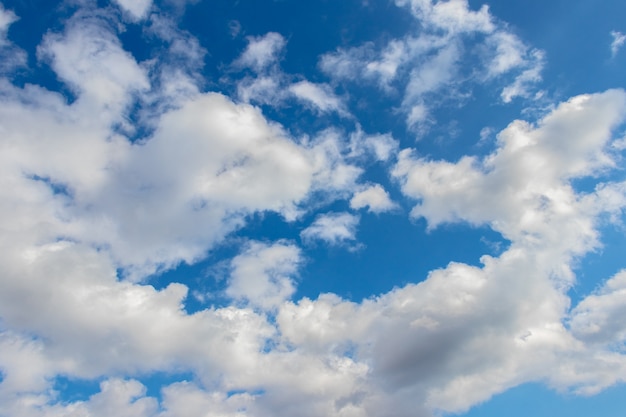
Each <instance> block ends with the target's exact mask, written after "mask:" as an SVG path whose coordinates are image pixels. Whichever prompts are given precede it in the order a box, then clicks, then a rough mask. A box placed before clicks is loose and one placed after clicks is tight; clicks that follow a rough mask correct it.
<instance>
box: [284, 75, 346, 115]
mask: <svg viewBox="0 0 626 417" xmlns="http://www.w3.org/2000/svg"><path fill="white" fill-rule="evenodd" d="M289 91H290V92H291V93H292V94H293V95H294V96H296V98H298V99H299V100H302V101H304V102H306V103H309V104H311V105H312V106H313V107H314V108H316V109H317V110H319V111H320V112H322V113H325V112H332V111H336V112H338V113H340V114H346V110H345V107H344V105H343V102H342V101H341V100H340V99H339V97H337V96H336V95H335V94H334V92H333V91H332V89H331V88H330V86H328V85H327V84H314V83H311V82H309V81H300V82H297V83H295V84H292V85H290V86H289Z"/></svg>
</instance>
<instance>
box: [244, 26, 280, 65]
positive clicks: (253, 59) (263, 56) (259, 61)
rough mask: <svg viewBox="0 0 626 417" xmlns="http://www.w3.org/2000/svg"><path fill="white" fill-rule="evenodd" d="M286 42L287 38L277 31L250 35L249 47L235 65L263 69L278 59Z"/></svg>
mask: <svg viewBox="0 0 626 417" xmlns="http://www.w3.org/2000/svg"><path fill="white" fill-rule="evenodd" d="M285 44H286V41H285V38H283V36H282V35H281V34H279V33H276V32H269V33H267V34H265V35H264V36H259V37H249V38H248V47H247V48H246V50H245V51H243V53H242V54H241V56H240V57H239V58H238V59H237V60H236V61H235V62H234V65H235V66H238V67H248V68H252V69H253V70H255V71H262V70H264V69H266V68H267V67H268V66H270V65H272V64H273V63H275V62H276V61H278V58H279V54H280V53H281V51H282V50H283V48H284V47H285Z"/></svg>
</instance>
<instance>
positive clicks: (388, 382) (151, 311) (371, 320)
mask: <svg viewBox="0 0 626 417" xmlns="http://www.w3.org/2000/svg"><path fill="white" fill-rule="evenodd" d="M405 3H406V4H407V5H409V4H408V2H405ZM410 6H411V7H412V10H413V11H414V13H416V14H420V15H422V14H423V15H428V16H432V19H431V20H432V22H434V23H433V24H436V25H438V26H437V27H440V28H445V29H446V31H449V32H450V33H460V32H463V31H471V30H479V31H489V30H491V29H490V28H491V26H490V25H491V24H492V21H491V20H490V17H489V16H488V14H487V12H486V11H485V10H486V9H481V11H478V12H471V13H470V12H469V11H468V9H467V3H465V2H463V1H459V0H452V1H449V2H440V3H437V5H433V3H432V2H428V1H426V0H423V1H421V2H418V1H413V2H411V4H410ZM103 19H104V20H103ZM164 27H165V29H163V30H161V31H160V32H159V33H161V35H162V36H161V37H162V38H168V37H169V38H168V39H169V40H168V41H167V42H168V43H167V45H168V48H169V49H168V52H167V53H168V54H170V53H171V54H184V52H185V51H189V54H188V55H185V56H187V58H186V60H184V62H186V63H187V64H188V65H187V64H186V65H182V66H183V67H184V68H182V69H181V71H180V72H176V71H172V70H171V68H172V67H171V65H166V67H167V69H164V68H162V67H160V66H158V65H157V66H154V67H151V68H148V67H147V64H146V66H144V64H139V63H137V62H136V60H135V59H134V58H133V57H132V56H130V54H128V53H127V52H125V51H124V50H123V48H122V46H121V42H120V41H119V40H118V39H117V36H116V33H115V31H113V30H112V29H111V27H110V26H109V23H107V20H106V19H105V18H102V17H99V18H93V16H92V18H89V17H88V16H86V15H84V14H79V15H78V16H76V17H75V18H73V19H70V20H69V22H68V27H67V29H66V30H65V31H64V32H62V33H56V34H55V33H51V34H49V35H47V36H46V38H45V41H44V43H43V44H42V46H41V48H40V55H41V56H42V57H44V58H45V62H47V63H50V64H51V66H52V68H53V70H54V71H55V72H56V73H57V74H58V76H59V78H60V79H61V81H62V82H66V83H68V84H69V85H70V86H71V88H72V89H73V90H72V91H73V93H74V95H75V96H76V100H74V101H72V102H71V103H68V102H67V100H66V99H65V98H64V97H62V96H61V95H60V94H57V93H55V92H51V91H48V90H46V89H44V88H42V87H37V86H33V85H26V86H24V87H16V86H13V85H11V84H10V83H9V82H8V81H7V80H6V79H3V80H2V81H1V82H0V89H1V91H0V92H1V93H2V97H3V99H2V101H0V126H2V129H3V130H2V135H0V142H1V146H2V149H3V152H2V153H0V189H2V190H3V192H2V193H1V196H0V229H2V234H0V265H2V271H1V272H0V317H2V329H1V330H0V370H1V371H2V378H1V380H0V414H1V415H11V416H16V417H39V416H41V417H53V416H68V415H69V416H79V415H80V416H86V415H89V416H94V417H99V416H109V415H116V416H145V417H148V416H150V417H174V416H197V415H202V413H206V412H207V410H211V412H213V413H219V414H220V415H224V416H229V417H230V416H233V417H234V416H238V417H241V416H243V415H247V416H257V417H260V416H277V417H283V416H298V417H318V416H329V417H348V416H350V417H352V416H359V417H365V416H381V417H388V416H390V415H392V414H393V415H394V416H395V417H405V416H406V417H408V416H414V415H416V414H420V415H432V413H433V412H435V413H436V412H439V411H444V412H445V411H448V412H458V411H462V410H465V409H467V407H470V406H472V405H474V404H476V403H479V402H482V401H485V400H486V399H488V398H489V397H490V396H492V395H494V394H496V393H498V392H502V391H503V390H505V389H507V388H509V387H512V386H515V385H518V384H521V383H526V382H531V381H547V382H548V383H549V384H550V385H551V386H552V387H555V388H557V389H562V390H567V389H573V390H576V392H580V393H593V392H597V391H598V390H599V389H601V388H603V387H606V386H609V385H611V384H613V383H615V382H617V381H623V380H624V375H626V358H625V356H624V355H623V353H622V351H620V350H619V349H616V348H615V347H616V346H618V347H619V346H621V345H622V344H623V341H624V338H625V337H626V336H625V327H624V325H623V323H622V321H621V320H620V319H621V317H622V316H623V315H624V312H625V311H626V310H625V307H624V305H626V298H625V297H624V288H625V287H626V281H625V280H626V278H625V276H626V275H624V272H621V273H619V274H617V275H615V276H614V277H613V278H611V279H609V280H608V281H607V283H606V284H605V285H604V286H603V287H602V288H600V289H599V290H598V291H597V292H596V293H594V294H592V295H590V296H588V297H587V298H585V299H584V300H583V301H582V302H581V303H580V304H579V305H578V306H576V307H575V308H574V309H573V310H571V311H570V310H569V309H570V305H569V304H570V300H569V298H568V297H567V290H568V288H569V287H570V285H571V284H572V282H573V279H574V275H573V273H572V271H571V268H572V265H574V264H575V260H576V259H577V257H578V256H582V255H583V254H585V253H586V252H587V251H589V250H591V249H594V248H596V247H598V245H599V242H598V232H597V230H596V229H597V227H598V221H599V220H598V219H599V216H601V215H604V214H606V213H608V214H609V215H614V216H616V217H619V216H621V215H622V213H623V210H624V208H625V207H626V183H607V184H599V185H598V186H597V187H596V188H595V189H594V191H591V192H588V193H586V194H584V193H580V192H578V191H576V190H575V189H574V188H573V187H572V186H571V184H570V181H571V180H572V179H575V178H583V177H588V176H594V175H596V174H598V173H602V172H604V171H605V170H609V169H612V168H614V167H615V166H616V161H615V160H614V159H613V158H614V157H615V156H614V155H612V154H611V153H609V152H608V151H607V149H608V147H610V146H611V139H612V131H613V130H614V129H615V128H616V127H617V126H618V125H620V124H621V123H623V122H624V114H626V112H625V110H626V93H624V92H623V91H621V90H613V91H608V92H605V93H602V94H595V95H585V96H579V97H575V98H572V99H571V100H569V101H568V102H566V103H563V104H561V105H560V106H558V107H556V108H555V109H554V110H553V111H552V112H551V113H550V114H548V115H546V116H545V117H544V118H543V119H542V120H540V121H538V122H537V123H536V124H529V123H525V122H520V121H516V122H513V123H512V124H511V125H509V126H508V127H507V128H506V129H505V130H503V131H502V132H501V133H500V134H499V135H498V143H497V144H496V145H497V148H496V150H495V151H494V152H492V153H491V154H490V155H487V156H486V157H484V158H478V157H464V158H461V159H460V160H459V161H457V162H447V161H432V160H427V159H425V158H419V157H417V156H416V153H415V151H411V150H404V151H401V152H400V153H399V155H398V161H397V163H396V164H395V166H394V169H393V175H394V177H395V178H396V179H397V180H398V181H399V182H400V184H401V187H402V191H403V193H404V194H405V195H406V196H408V197H409V198H412V199H415V200H416V206H415V208H414V210H413V214H414V215H415V216H422V217H424V218H426V220H427V221H428V223H429V225H430V227H436V226H437V225H439V224H441V223H445V222H454V221H461V222H469V223H472V224H488V225H490V226H491V227H492V228H493V229H495V230H496V231H499V232H501V233H502V234H503V235H504V236H505V237H506V238H507V239H509V240H510V247H509V248H508V249H507V250H505V251H504V253H503V254H502V255H500V256H499V257H490V256H484V257H483V258H482V259H481V265H479V266H470V265H466V264H462V263H458V262H451V263H450V264H448V265H447V266H445V267H444V268H441V269H437V270H435V271H432V272H431V273H430V274H428V276H427V277H426V278H425V279H424V280H423V281H422V282H420V283H419V284H408V285H405V286H403V287H399V288H395V289H393V290H391V291H389V292H388V293H386V294H381V295H378V296H375V297H372V298H368V299H365V300H362V301H359V302H349V301H346V300H342V299H341V298H339V297H338V296H336V295H333V294H323V295H320V296H319V297H318V298H317V299H315V300H310V299H307V298H304V299H301V300H298V301H293V302H291V301H289V298H290V297H291V296H292V295H293V292H294V289H295V283H294V276H296V275H297V272H298V266H299V264H300V262H301V259H302V254H301V253H300V250H299V249H298V248H297V247H296V246H295V245H294V244H291V243H289V242H286V241H278V242H274V243H271V244H269V243H261V242H256V241H255V242H250V243H249V244H248V246H246V247H245V249H244V250H243V251H242V252H241V253H240V254H239V255H238V256H236V257H235V258H233V260H232V262H231V264H230V265H231V267H232V268H231V275H230V277H229V279H228V281H227V283H228V287H227V289H226V294H228V295H230V296H231V297H233V298H235V299H236V300H237V301H244V302H243V303H242V304H247V306H228V307H223V308H215V307H212V308H207V309H204V310H200V311H198V312H196V313H193V314H189V313H187V312H186V311H185V308H184V303H185V300H186V297H187V292H188V288H187V287H186V286H185V285H182V284H177V283H172V284H170V285H169V286H167V287H166V288H163V289H156V288H155V287H153V286H152V285H149V284H141V283H138V282H131V281H129V280H124V279H123V278H121V277H119V271H118V269H119V268H120V267H121V268H125V269H126V270H127V271H131V272H134V274H135V275H134V278H137V279H141V278H145V276H146V274H149V273H151V272H153V271H154V270H158V269H159V268H168V267H171V266H173V265H176V264H177V263H179V262H181V261H187V262H194V261H195V260H197V259H199V258H201V257H203V256H205V255H206V253H207V251H209V250H210V249H211V248H213V247H214V245H215V243H216V242H221V241H222V239H223V238H224V236H226V235H227V234H228V233H229V232H230V231H232V230H235V229H236V228H237V227H240V226H241V225H242V224H244V223H245V222H246V219H247V218H248V216H249V215H250V214H252V213H256V212H262V211H273V212H276V213H279V214H281V215H283V216H284V217H286V218H287V219H294V218H296V217H297V216H298V215H300V214H301V213H302V212H303V211H305V210H306V209H307V207H305V206H304V205H305V204H308V203H311V204H317V203H318V200H319V199H321V200H323V199H324V195H325V194H326V195H328V196H329V197H328V198H329V199H330V200H332V199H335V198H338V197H340V198H345V199H348V198H350V197H352V199H351V200H350V203H351V205H352V207H353V208H359V207H361V208H365V207H369V209H370V210H372V211H376V210H379V209H382V208H383V207H386V206H387V205H388V204H389V198H388V195H387V194H386V192H385V190H383V189H382V187H381V186H379V185H370V186H366V187H367V188H359V186H358V185H357V180H358V178H359V175H360V174H361V173H362V169H361V168H359V167H358V166H356V165H353V164H351V163H350V162H349V161H354V160H357V159H359V157H360V156H362V155H366V154H367V155H372V156H373V157H374V158H375V159H376V160H378V161H382V162H385V161H390V160H392V161H393V160H395V157H396V154H397V149H398V142H397V141H395V140H394V139H393V138H392V136H391V135H390V134H385V135H372V136H369V135H366V134H364V133H363V132H362V131H361V129H360V128H358V129H357V132H355V133H354V134H353V135H352V136H351V137H350V140H349V143H347V142H348V141H347V140H346V139H345V137H344V136H345V135H343V134H342V133H341V132H338V131H337V130H333V129H328V130H326V131H324V132H321V133H320V134H318V135H313V137H312V138H307V137H303V138H302V139H301V140H295V139H294V138H293V137H291V136H290V135H289V134H288V133H287V131H286V130H285V129H284V128H282V127H281V126H280V125H278V124H276V123H273V122H271V121H269V120H267V119H266V117H264V116H263V114H262V112H261V111H260V110H259V109H258V108H256V107H254V106H251V105H248V104H238V103H235V102H233V101H232V100H230V99H229V98H227V97H226V96H224V95H222V94H218V93H210V92H209V93H201V92H200V91H202V90H201V89H199V88H198V85H197V83H196V80H195V79H194V75H193V74H194V72H195V71H197V69H198V66H197V61H198V59H199V57H201V56H202V54H203V50H202V48H200V47H199V43H197V40H196V41H194V39H193V38H192V37H190V36H188V35H186V34H184V33H180V32H177V31H172V30H170V29H171V28H170V27H169V26H167V25H165V26H164ZM168 28H169V29H168ZM155 30H157V28H155ZM407 45H408V44H407ZM398 48H400V49H402V47H400V46H399V47H398ZM433 48H434V47H433ZM438 48H439V47H437V48H435V49H436V50H437V51H439V50H440V48H439V49H438ZM269 49H270V50H271V48H269ZM507 53H508V52H507ZM390 54H391V53H390ZM253 55H254V54H253ZM269 55H272V53H270V54H269ZM176 56H181V55H176ZM258 56H261V57H262V56H268V55H267V54H265V55H264V53H261V52H259V55H258ZM436 56H437V53H435V52H433V54H432V57H433V59H435V58H434V57H436ZM387 58H388V62H389V65H390V66H388V67H385V66H383V67H379V68H377V69H376V71H378V72H379V73H381V74H386V75H384V76H382V75H381V79H383V78H384V79H385V80H387V79H388V80H392V79H393V77H394V75H393V74H394V72H395V73H397V72H399V71H400V68H401V67H402V65H403V64H402V65H400V64H398V67H397V68H396V69H394V67H393V62H395V61H394V60H396V58H397V56H395V55H393V54H391V55H389V56H387ZM387 58H385V59H387ZM509 58H510V57H509ZM509 58H507V59H505V60H504V61H503V62H504V63H503V64H502V66H501V67H500V68H501V70H502V71H505V70H506V68H508V67H510V68H513V67H515V65H517V62H518V61H516V59H513V58H511V59H509ZM397 59H399V58H397ZM379 61H380V60H379ZM379 61H377V62H379ZM383 61H384V60H383ZM383 61H380V62H383ZM251 62H252V64H251V65H256V66H258V67H259V68H267V67H268V66H269V65H271V63H270V62H271V60H267V61H264V60H263V59H259V60H254V59H253V60H252V61H251ZM259 62H260V63H259ZM398 62H399V61H398ZM520 65H521V64H520ZM155 73H156V74H158V76H157V77H154V76H153V75H148V74H155ZM417 73H419V71H418V72H417ZM180 74H182V75H183V78H184V80H183V81H182V82H179V81H178V80H175V79H171V78H174V77H178V76H179V75H180ZM385 77H387V78H385ZM424 79H426V78H424ZM385 82H387V81H385ZM389 82H391V81H389ZM443 84H445V82H444V83H443ZM416 88H418V89H419V88H424V87H423V86H422V87H420V86H416ZM419 94H421V93H418V94H417V95H418V96H419ZM137 97H139V98H140V100H145V101H139V103H141V104H145V103H148V105H147V106H146V108H144V109H142V110H143V111H145V112H146V113H148V114H147V115H145V119H144V118H142V121H143V120H149V121H150V124H149V125H147V126H143V125H140V127H149V128H151V130H150V132H151V133H149V134H147V137H145V138H143V140H140V141H137V142H131V141H130V140H128V138H126V137H125V136H123V135H122V134H121V133H119V130H118V126H119V125H120V124H121V123H123V122H124V121H127V120H126V119H128V118H129V108H130V107H131V106H132V105H133V104H136V103H138V101H136V99H137ZM159 98H163V100H164V101H166V102H167V103H166V105H164V106H159V105H154V108H153V107H152V105H153V104H154V103H156V102H158V101H160V100H159ZM416 100H417V98H416ZM416 103H417V102H416ZM416 103H411V106H414V105H416ZM320 195H321V197H320ZM310 199H315V201H310ZM358 222H359V217H358V216H356V215H353V214H350V213H327V214H324V215H320V216H318V217H317V218H316V219H315V221H314V222H313V224H312V225H311V226H310V227H309V228H307V229H305V230H304V231H303V232H302V234H301V237H302V239H303V240H304V241H312V242H313V241H316V240H321V241H324V242H327V243H328V244H331V245H342V244H353V243H354V241H355V240H356V230H357V226H358ZM422 278H424V277H420V276H417V277H414V279H415V280H416V281H419V280H421V279H422ZM251 307H253V308H259V309H261V310H263V309H266V310H271V311H272V314H268V313H267V311H265V312H259V311H254V309H253V308H251ZM273 313H275V315H274V314H273ZM567 320H569V321H567ZM564 323H565V324H564ZM155 372H166V373H171V372H190V373H192V378H193V382H185V381H180V382H176V383H173V384H171V385H169V386H165V387H162V389H163V391H162V392H163V395H162V398H163V399H162V401H161V404H158V403H157V400H156V399H155V398H151V397H149V396H147V395H146V388H145V387H144V386H143V385H142V384H141V383H140V382H139V381H138V380H135V379H123V378H141V377H143V376H146V375H152V374H153V373H155ZM59 375H63V376H65V377H68V378H72V379H81V378H84V379H88V380H96V379H97V380H102V381H104V382H102V384H101V387H100V392H98V393H96V394H94V395H92V396H91V397H90V398H88V399H86V400H84V401H72V400H67V401H65V400H64V401H60V400H59V397H58V396H56V395H57V394H55V392H54V378H55V377H57V376H59ZM113 375H117V376H118V377H119V378H114V377H113V378H112V376H113ZM303 375H305V376H306V378H303Z"/></svg>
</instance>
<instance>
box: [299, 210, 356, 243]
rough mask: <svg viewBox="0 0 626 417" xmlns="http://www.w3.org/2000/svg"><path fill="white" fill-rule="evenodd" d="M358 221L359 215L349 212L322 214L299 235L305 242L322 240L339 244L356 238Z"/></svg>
mask: <svg viewBox="0 0 626 417" xmlns="http://www.w3.org/2000/svg"><path fill="white" fill-rule="evenodd" d="M358 223H359V216H355V215H353V214H350V213H345V212H344V213H327V214H322V215H320V216H318V217H317V219H315V221H314V222H313V224H312V225H311V226H309V227H307V228H306V229H304V230H303V231H302V233H300V237H301V238H302V240H303V241H305V242H312V241H315V240H322V241H324V242H326V243H328V244H329V245H331V246H339V245H342V244H345V243H346V242H349V241H354V240H356V237H355V235H356V228H357V225H358Z"/></svg>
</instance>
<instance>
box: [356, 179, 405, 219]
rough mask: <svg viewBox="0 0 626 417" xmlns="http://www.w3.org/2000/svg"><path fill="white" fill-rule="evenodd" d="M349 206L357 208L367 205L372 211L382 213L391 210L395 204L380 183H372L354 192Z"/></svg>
mask: <svg viewBox="0 0 626 417" xmlns="http://www.w3.org/2000/svg"><path fill="white" fill-rule="evenodd" d="M350 207H351V208H353V209H357V210H358V209H361V208H366V207H367V209H368V211H371V212H372V213H383V212H385V211H389V210H393V209H394V208H396V205H395V204H394V203H393V201H391V199H390V198H389V194H388V193H387V191H385V189H384V188H383V187H382V186H381V185H380V184H374V185H370V186H368V187H366V188H364V189H362V190H361V191H357V192H356V193H354V196H352V199H351V200H350Z"/></svg>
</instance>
